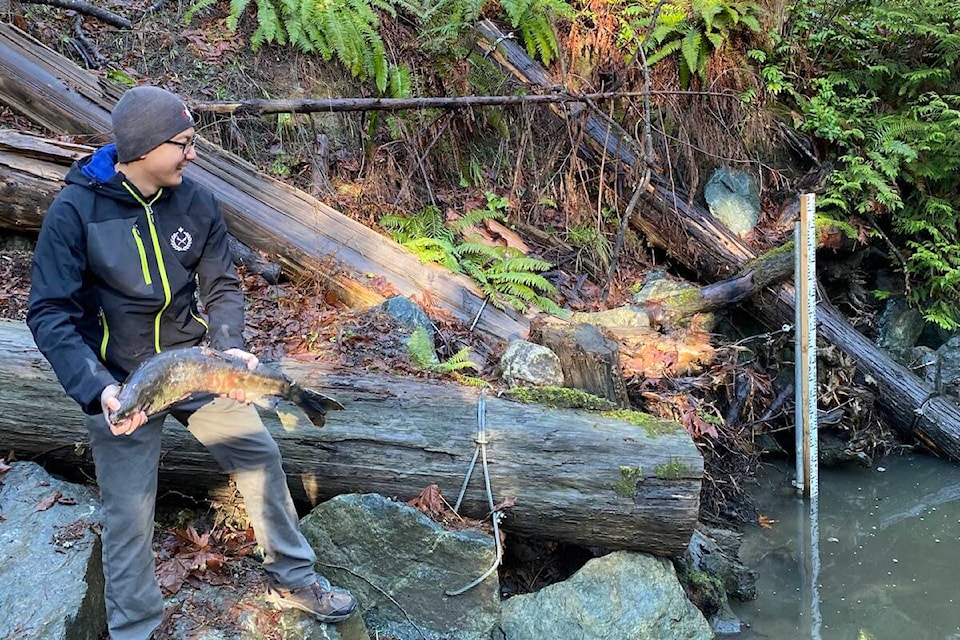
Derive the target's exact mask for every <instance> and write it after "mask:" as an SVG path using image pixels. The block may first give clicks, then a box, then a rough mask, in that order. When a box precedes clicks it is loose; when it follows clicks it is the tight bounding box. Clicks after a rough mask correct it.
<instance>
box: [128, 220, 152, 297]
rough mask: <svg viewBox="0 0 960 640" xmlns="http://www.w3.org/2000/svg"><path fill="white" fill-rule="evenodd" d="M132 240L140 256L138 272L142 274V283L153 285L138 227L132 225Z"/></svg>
mask: <svg viewBox="0 0 960 640" xmlns="http://www.w3.org/2000/svg"><path fill="white" fill-rule="evenodd" d="M132 231H133V240H134V242H136V243H137V253H139V254H140V270H141V271H142V272H143V281H144V282H145V283H147V284H153V278H152V277H150V265H148V264H147V250H146V249H144V248H143V238H141V237H140V227H138V226H137V225H133V230H132Z"/></svg>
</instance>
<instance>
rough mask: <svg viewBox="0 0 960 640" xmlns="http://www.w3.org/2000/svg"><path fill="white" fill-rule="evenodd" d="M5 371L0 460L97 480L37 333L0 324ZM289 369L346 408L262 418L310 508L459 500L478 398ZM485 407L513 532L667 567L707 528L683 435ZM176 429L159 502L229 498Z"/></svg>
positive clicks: (498, 489)
mask: <svg viewBox="0 0 960 640" xmlns="http://www.w3.org/2000/svg"><path fill="white" fill-rule="evenodd" d="M0 357H2V358H3V361H4V366H3V367H2V368H0V451H2V452H3V454H4V455H6V454H7V453H8V452H9V451H11V450H12V451H15V452H16V454H17V456H18V457H19V458H21V459H25V458H39V459H41V460H42V461H43V462H45V463H46V464H47V465H49V466H50V468H51V469H58V470H61V471H64V470H71V471H73V472H76V470H78V469H81V470H83V471H85V472H86V473H88V474H90V473H92V471H91V461H90V453H89V451H87V450H86V449H85V445H84V443H85V442H86V441H87V435H86V431H85V429H84V425H83V416H82V415H81V413H80V411H79V409H78V408H77V407H76V405H75V404H74V403H73V402H72V401H71V400H70V399H69V398H67V397H66V396H65V395H64V393H63V390H62V388H61V387H60V385H59V383H58V382H57V381H56V378H55V377H54V375H53V372H52V371H51V370H50V368H49V366H48V365H47V362H46V360H44V359H43V357H42V356H41V355H40V353H39V352H38V351H37V349H36V347H35V346H34V344H33V338H32V337H31V335H30V332H29V331H28V330H27V328H26V326H25V325H23V324H22V323H17V322H11V321H0ZM280 364H281V367H282V369H283V370H284V372H285V373H287V374H288V375H289V376H291V377H292V378H294V379H296V380H298V381H299V382H301V383H302V384H304V385H306V386H310V387H314V388H316V389H319V390H321V391H323V392H325V393H328V394H330V395H332V396H333V397H335V398H337V399H338V400H340V401H341V402H342V403H343V404H344V406H345V407H346V408H345V410H343V411H336V412H332V413H331V414H330V415H329V416H328V419H327V426H326V427H324V428H323V429H317V428H315V427H313V426H311V425H307V426H305V427H299V426H298V427H296V428H295V429H293V430H290V431H288V430H285V429H284V427H282V426H280V424H279V422H278V421H277V420H276V417H275V414H273V413H272V412H270V413H269V415H268V412H265V413H264V416H265V418H267V417H269V418H270V419H269V422H268V424H269V425H270V428H271V431H272V432H273V435H274V438H275V439H276V440H277V443H278V444H279V446H280V450H281V453H282V454H283V458H284V468H285V469H286V471H287V477H288V480H289V483H290V486H291V490H292V492H293V494H294V497H295V499H296V500H297V502H298V504H299V505H300V506H301V507H309V506H312V505H315V504H317V503H318V502H320V501H323V500H326V499H328V498H331V497H333V496H335V495H338V494H342V493H363V492H375V493H380V494H383V495H386V496H396V497H397V498H399V499H401V500H409V499H410V498H413V497H415V496H416V495H418V494H419V493H420V491H422V490H423V488H424V487H426V486H427V485H429V484H432V483H437V484H438V485H440V488H441V491H442V492H443V494H444V495H445V496H446V498H447V499H448V500H449V501H450V502H451V504H452V503H453V502H454V501H455V500H456V497H457V495H458V494H459V491H460V487H461V485H462V483H463V479H464V477H465V475H466V472H467V470H468V468H469V466H470V461H471V458H472V456H473V454H474V451H475V448H476V444H475V440H474V439H475V438H476V436H477V424H478V396H477V392H476V390H474V389H470V388H466V387H459V386H452V385H440V384H430V383H425V382H420V381H412V380H405V379H388V378H386V377H372V376H343V375H335V374H327V373H324V372H323V371H322V370H321V369H320V368H318V367H317V366H316V365H311V364H309V363H304V362H299V361H296V360H292V359H285V360H283V361H282V362H281V363H280ZM485 402H486V411H485V414H484V417H485V426H486V434H487V439H488V440H489V444H488V445H487V456H488V460H489V469H490V483H491V487H492V491H493V493H494V499H495V500H496V501H497V502H500V501H501V500H503V499H504V498H506V497H511V498H514V499H515V500H516V506H514V507H512V508H510V509H509V510H508V511H507V516H506V519H505V520H504V523H503V528H504V529H505V530H506V531H508V532H516V533H520V534H525V535H532V536H537V537H542V538H547V539H550V540H556V541H562V542H572V543H577V544H584V545H599V546H603V547H609V548H617V549H636V550H640V551H646V552H650V553H654V554H657V555H674V554H678V553H681V552H682V551H683V550H684V549H685V547H686V545H687V542H688V541H689V539H690V535H691V534H692V531H693V527H694V524H695V523H696V520H697V514H698V509H699V494H700V483H701V475H702V473H703V460H702V458H701V457H700V454H699V452H698V451H697V449H696V447H695V446H694V444H693V442H692V441H691V439H690V437H689V436H688V435H687V433H686V432H685V431H684V430H683V429H682V428H681V427H680V426H679V425H678V424H676V423H674V422H670V421H664V420H660V419H658V418H653V417H648V419H647V420H645V421H644V424H643V425H641V426H637V425H634V424H630V423H627V422H624V421H622V420H617V419H613V418H607V417H603V416H602V415H601V414H598V413H588V412H582V411H574V410H548V409H545V408H544V407H542V406H538V405H525V404H520V403H515V402H510V401H507V400H501V399H499V398H488V399H486V401H485ZM304 422H305V421H304ZM165 429H166V433H165V434H164V443H163V452H162V457H161V468H160V483H161V491H163V490H174V491H177V492H181V493H192V494H195V495H203V493H204V492H205V491H207V490H210V489H216V488H218V487H222V485H223V484H224V478H223V476H221V475H220V474H218V473H217V472H216V471H215V469H216V468H217V467H216V464H215V463H214V461H213V459H212V458H211V457H210V455H209V454H207V453H206V451H205V450H204V449H203V448H202V447H201V446H200V445H199V444H198V443H197V442H196V441H195V440H194V439H193V438H192V437H191V436H190V435H189V432H188V431H187V430H186V429H183V428H181V427H180V425H179V423H177V422H176V421H174V420H168V421H167V424H166V426H165ZM483 487H484V483H483V475H482V470H481V468H480V466H479V464H478V466H477V468H476V470H475V471H474V474H473V476H472V478H471V482H470V485H469V487H468V490H467V492H466V496H465V499H464V503H463V507H462V509H461V510H462V511H463V512H464V514H465V515H468V516H473V517H478V518H482V517H484V516H485V514H486V513H487V510H488V509H487V502H486V493H485V491H484V488H483Z"/></svg>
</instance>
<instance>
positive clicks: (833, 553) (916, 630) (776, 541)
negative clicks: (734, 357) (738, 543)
mask: <svg viewBox="0 0 960 640" xmlns="http://www.w3.org/2000/svg"><path fill="white" fill-rule="evenodd" d="M819 475H820V492H819V498H818V500H817V501H816V507H817V511H818V516H819V517H814V518H811V517H810V511H811V509H810V503H809V502H804V501H800V500H799V499H798V498H797V497H796V494H795V493H794V492H793V490H792V488H791V486H790V479H791V478H792V477H793V468H792V462H784V463H782V464H781V463H777V464H774V465H768V466H767V467H766V468H765V472H764V473H763V475H762V477H760V486H759V487H757V491H755V492H754V493H755V497H756V501H757V504H758V506H759V509H760V512H761V513H763V514H764V515H765V516H766V517H768V518H770V519H772V520H774V521H775V522H773V523H772V526H771V528H769V529H764V528H760V527H755V528H751V529H750V530H748V531H747V533H746V534H745V537H744V543H743V546H742V549H741V556H742V559H743V561H744V563H745V564H747V565H748V566H750V567H752V568H755V569H756V570H757V571H758V572H759V574H760V575H759V579H758V581H757V594H758V597H757V599H756V600H755V601H753V602H747V603H734V611H735V613H736V614H737V615H738V616H739V617H740V618H741V620H743V621H744V622H745V623H747V624H749V627H746V628H745V629H744V631H743V632H742V633H740V634H737V635H733V636H725V637H727V638H732V639H736V640H741V639H742V640H748V639H755V638H777V639H783V640H790V639H793V638H812V639H817V640H819V639H823V640H834V639H836V640H846V639H850V640H870V639H872V640H901V639H908V640H914V639H917V640H926V639H930V640H948V639H949V640H960V464H955V463H948V462H944V461H942V460H938V459H936V458H933V457H931V456H926V455H908V456H898V457H893V458H887V459H884V460H881V461H878V462H876V463H875V464H874V466H873V467H871V468H864V467H857V466H850V467H845V468H841V469H821V470H820V474H819ZM811 534H813V535H811Z"/></svg>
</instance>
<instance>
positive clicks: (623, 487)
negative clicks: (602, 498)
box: [613, 467, 643, 498]
mask: <svg viewBox="0 0 960 640" xmlns="http://www.w3.org/2000/svg"><path fill="white" fill-rule="evenodd" d="M642 480H643V467H620V480H619V481H617V482H616V483H615V484H614V485H613V490H614V491H616V492H617V495H618V496H622V497H624V498H632V497H633V496H634V494H635V493H636V492H637V483H638V482H640V481H642Z"/></svg>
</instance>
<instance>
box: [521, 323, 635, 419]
mask: <svg viewBox="0 0 960 640" xmlns="http://www.w3.org/2000/svg"><path fill="white" fill-rule="evenodd" d="M530 336H531V340H533V341H534V342H537V343H539V344H542V345H543V346H545V347H547V348H548V349H550V350H551V351H553V352H554V353H555V354H557V357H558V358H559V359H560V368H561V370H562V371H563V378H564V384H565V385H566V386H568V387H573V388H575V389H583V390H584V391H586V392H588V393H592V394H593V395H595V396H600V397H601V398H606V399H607V400H609V401H611V402H613V403H614V404H615V405H617V406H618V407H624V408H626V407H629V406H630V398H629V397H628V396H627V386H626V384H624V381H623V372H622V371H621V370H620V351H619V349H618V347H617V343H616V341H615V340H612V339H610V338H609V337H607V336H605V335H604V334H603V332H601V331H600V329H599V328H597V327H596V326H594V325H592V324H571V323H569V322H564V321H562V320H557V319H555V318H551V317H549V316H540V317H539V318H538V319H537V321H536V322H534V323H533V326H532V327H531V328H530Z"/></svg>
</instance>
